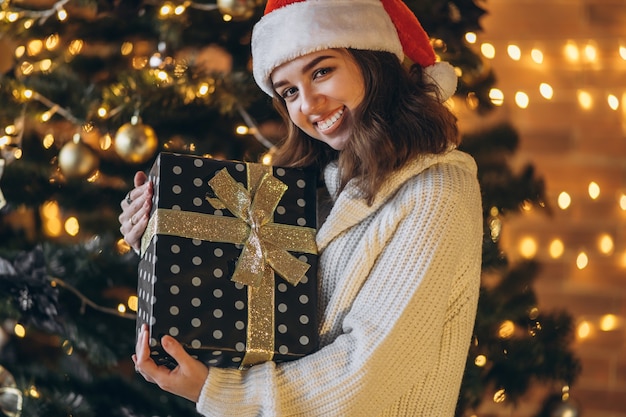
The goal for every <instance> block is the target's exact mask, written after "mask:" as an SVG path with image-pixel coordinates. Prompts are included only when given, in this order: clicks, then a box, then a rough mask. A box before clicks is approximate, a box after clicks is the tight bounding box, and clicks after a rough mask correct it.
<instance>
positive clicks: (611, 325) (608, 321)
mask: <svg viewBox="0 0 626 417" xmlns="http://www.w3.org/2000/svg"><path fill="white" fill-rule="evenodd" d="M617 324H618V320H617V316H615V314H605V315H604V316H602V318H601V319H600V330H602V331H603V332H610V331H611V330H615V329H616V328H617Z"/></svg>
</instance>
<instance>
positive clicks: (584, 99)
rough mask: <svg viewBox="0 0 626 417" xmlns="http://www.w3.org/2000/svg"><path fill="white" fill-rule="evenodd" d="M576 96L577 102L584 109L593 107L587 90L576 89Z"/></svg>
mask: <svg viewBox="0 0 626 417" xmlns="http://www.w3.org/2000/svg"><path fill="white" fill-rule="evenodd" d="M577 96H578V104H580V107H582V108H583V109H585V110H589V109H590V108H591V107H593V98H592V97H591V94H589V93H588V92H587V91H585V90H580V91H578V94H577Z"/></svg>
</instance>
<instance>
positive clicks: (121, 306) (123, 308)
mask: <svg viewBox="0 0 626 417" xmlns="http://www.w3.org/2000/svg"><path fill="white" fill-rule="evenodd" d="M117 311H118V312H120V313H122V314H124V313H126V306H125V305H124V304H122V303H120V304H118V305H117Z"/></svg>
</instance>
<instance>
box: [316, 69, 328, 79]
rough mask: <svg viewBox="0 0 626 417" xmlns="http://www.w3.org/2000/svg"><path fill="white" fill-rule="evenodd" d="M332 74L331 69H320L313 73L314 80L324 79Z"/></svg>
mask: <svg viewBox="0 0 626 417" xmlns="http://www.w3.org/2000/svg"><path fill="white" fill-rule="evenodd" d="M330 72H331V69H330V68H320V69H318V70H317V71H315V72H314V73H313V78H318V77H322V76H324V75H326V74H328V73H330Z"/></svg>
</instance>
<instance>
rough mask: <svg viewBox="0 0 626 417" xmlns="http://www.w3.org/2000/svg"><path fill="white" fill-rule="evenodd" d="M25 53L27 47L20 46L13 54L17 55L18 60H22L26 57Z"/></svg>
mask: <svg viewBox="0 0 626 417" xmlns="http://www.w3.org/2000/svg"><path fill="white" fill-rule="evenodd" d="M25 53H26V47H25V46H24V45H20V46H18V47H16V48H15V52H14V53H13V55H15V57H16V58H21V57H23V56H24V54H25Z"/></svg>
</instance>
